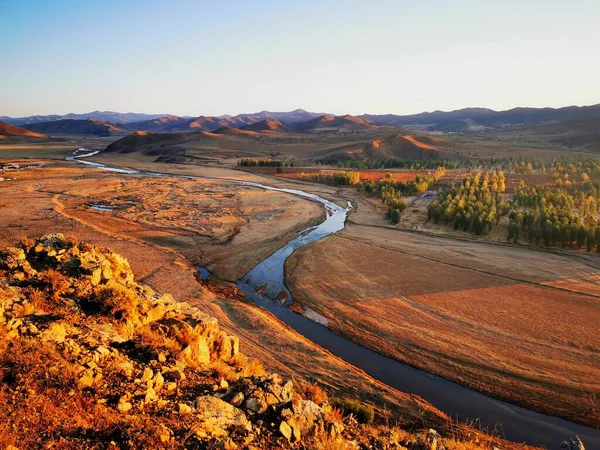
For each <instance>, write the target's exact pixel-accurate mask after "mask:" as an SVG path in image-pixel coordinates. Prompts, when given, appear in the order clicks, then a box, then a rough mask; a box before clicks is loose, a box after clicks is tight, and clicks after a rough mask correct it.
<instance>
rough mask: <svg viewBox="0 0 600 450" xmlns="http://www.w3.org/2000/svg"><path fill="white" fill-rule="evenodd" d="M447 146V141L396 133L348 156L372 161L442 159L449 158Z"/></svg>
mask: <svg viewBox="0 0 600 450" xmlns="http://www.w3.org/2000/svg"><path fill="white" fill-rule="evenodd" d="M447 145H448V142H447V141H445V140H443V139H440V138H438V137H432V136H419V135H408V134H402V133H397V134H392V135H390V136H388V137H386V138H385V139H380V140H376V141H373V142H371V143H369V144H367V145H365V146H364V147H363V149H362V151H361V152H354V153H353V154H352V155H349V156H352V157H355V158H356V157H362V158H373V159H386V158H403V159H444V158H448V157H450V156H451V155H450V154H449V153H448V149H447Z"/></svg>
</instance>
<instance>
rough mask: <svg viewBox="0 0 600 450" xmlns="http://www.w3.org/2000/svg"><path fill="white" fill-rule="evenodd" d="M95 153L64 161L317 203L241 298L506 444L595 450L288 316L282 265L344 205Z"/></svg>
mask: <svg viewBox="0 0 600 450" xmlns="http://www.w3.org/2000/svg"><path fill="white" fill-rule="evenodd" d="M96 153H98V152H90V153H87V154H82V155H79V156H70V157H68V158H67V160H69V161H77V162H79V163H82V164H86V165H88V166H91V167H95V168H100V169H104V170H107V171H111V172H117V173H123V174H129V175H133V174H139V175H147V176H155V177H166V176H168V177H178V178H190V179H208V180H219V181H223V182H228V183H235V184H241V185H244V186H251V187H256V188H260V189H265V190H272V191H278V192H286V193H289V194H292V195H296V196H300V197H304V198H307V199H309V200H312V201H316V202H319V203H321V204H322V205H323V206H324V207H325V220H324V221H323V222H322V223H320V224H319V225H316V226H313V227H310V228H308V229H306V230H304V231H303V232H302V233H300V235H299V236H298V237H296V238H295V239H293V240H292V241H290V242H288V243H287V244H286V245H285V246H284V247H282V248H281V249H279V250H278V251H276V252H275V253H273V254H272V255H271V256H269V257H267V258H266V259H265V260H263V261H262V262H260V263H259V264H258V265H256V266H255V267H254V268H253V269H252V270H251V271H250V272H248V273H247V274H246V275H245V276H244V277H243V278H242V279H241V280H240V281H238V283H237V286H238V288H239V289H240V290H241V291H242V292H243V293H244V295H245V296H246V297H247V298H249V299H250V300H252V301H253V302H254V303H256V304H257V305H259V306H260V307H262V308H264V309H266V310H268V311H269V312H271V313H272V314H273V315H274V316H275V317H277V318H278V319H279V320H281V321H282V322H284V323H285V324H287V325H289V326H290V327H292V328H293V329H294V330H296V331H297V332H298V333H300V334H301V335H303V336H304V337H306V338H307V339H309V340H311V341H312V342H314V343H315V344H317V345H319V346H321V347H323V348H325V349H327V350H329V351H330V352H331V353H332V354H334V355H336V356H337V357H339V358H341V359H343V360H344V361H346V362H348V363H350V364H352V365H354V366H356V367H358V368H359V369H361V370H363V371H364V372H366V373H368V374H369V375H370V376H372V377H373V378H375V379H377V380H379V381H381V382H383V383H385V384H387V385H388V386H391V387H393V388H395V389H398V390H400V391H402V392H406V393H410V394H416V395H418V396H420V397H422V398H423V399H425V400H427V401H428V402H430V403H431V404H433V405H434V406H435V407H436V408H438V409H440V410H441V411H444V412H445V413H447V414H448V415H450V416H451V417H453V418H458V420H460V421H463V422H470V421H473V420H477V422H478V423H479V424H480V426H481V428H482V429H485V430H489V431H492V430H497V431H498V433H497V434H499V435H500V436H503V437H505V438H506V439H509V440H511V441H515V442H524V443H527V444H529V445H536V446H544V447H546V448H549V449H558V448H559V444H560V442H561V441H562V440H565V439H569V438H571V437H572V436H573V435H578V436H579V437H580V438H581V440H582V441H583V443H584V445H585V446H586V448H587V449H600V430H597V429H594V428H590V427H585V426H581V425H577V424H574V423H572V422H569V421H566V420H563V419H559V418H556V417H552V416H548V415H545V414H540V413H537V412H534V411H531V410H528V409H525V408H521V407H519V406H515V405H512V404H510V403H506V402H503V401H500V400H496V399H494V398H491V397H488V396H486V395H484V394H481V393H479V392H477V391H474V390H471V389H468V388H466V387H464V386H461V385H459V384H456V383H453V382H451V381H448V380H445V379H443V378H440V377H437V376H435V375H432V374H430V373H427V372H423V371H421V370H419V369H416V368H414V367H411V366H408V365H406V364H403V363H401V362H399V361H397V360H395V359H392V358H388V357H386V356H383V355H381V354H379V353H377V352H375V351H373V350H369V349H367V348H365V347H362V346H360V345H358V344H355V343H354V342H352V341H350V340H348V339H345V338H343V337H341V336H339V335H337V334H335V333H333V332H332V331H331V330H329V329H328V328H326V327H324V326H323V325H320V324H318V323H316V322H314V321H312V320H310V319H308V318H306V317H303V316H301V315H299V314H296V313H294V312H293V311H292V310H290V309H289V308H288V307H287V306H289V305H290V304H291V303H292V301H293V299H292V296H291V294H290V292H289V290H288V289H287V287H286V286H285V277H284V264H285V261H286V259H287V258H288V257H289V256H290V255H291V254H292V253H293V252H294V250H296V249H298V248H300V247H302V246H304V245H307V244H310V243H311V242H315V241H317V240H319V239H322V238H324V237H326V236H329V235H330V234H333V233H336V232H337V231H340V230H342V229H343V228H344V226H345V221H346V216H347V215H348V212H349V211H350V209H351V206H350V204H348V206H347V207H346V208H343V207H341V206H339V205H337V204H335V203H333V202H331V201H329V200H326V199H324V198H321V197H319V196H318V195H314V194H309V193H307V192H304V191H301V190H297V189H285V188H276V187H272V186H267V185H263V184H260V183H255V182H251V181H241V180H231V179H223V178H214V177H201V176H191V175H178V174H168V173H161V172H152V171H139V170H130V169H120V168H114V167H107V166H105V165H103V164H99V163H94V162H91V161H84V160H81V159H79V158H83V157H87V156H92V155H95V154H96ZM204 270H206V269H204ZM207 274H208V271H207V273H206V274H203V273H201V274H200V275H201V276H202V277H203V275H207Z"/></svg>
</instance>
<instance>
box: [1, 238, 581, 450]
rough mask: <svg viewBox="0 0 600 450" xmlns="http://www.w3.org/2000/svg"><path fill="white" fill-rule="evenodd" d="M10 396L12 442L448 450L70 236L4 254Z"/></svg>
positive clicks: (6, 391)
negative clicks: (250, 344)
mask: <svg viewBox="0 0 600 450" xmlns="http://www.w3.org/2000/svg"><path fill="white" fill-rule="evenodd" d="M304 392H307V391H304ZM0 403H1V404H2V405H3V407H2V408H0V448H7V447H9V446H11V445H12V446H15V448H19V449H21V450H24V449H26V448H50V447H52V448H113V447H114V448H194V449H195V448H224V449H225V448H227V449H235V448H240V449H241V448H245V449H255V450H257V449H267V448H316V449H318V448H322V449H325V448H348V449H353V448H382V449H383V448H386V449H387V448H390V449H391V448H395V449H417V448H418V449H428V450H432V449H434V450H439V449H443V448H445V447H444V439H443V438H442V437H441V436H440V435H438V434H437V433H436V432H435V431H434V430H429V431H424V432H422V433H417V434H411V433H407V432H405V431H402V430H397V429H394V428H392V427H388V426H386V427H379V428H378V427H374V426H372V425H363V424H359V423H358V422H357V421H356V420H354V418H353V416H352V415H351V414H349V415H347V416H343V414H342V413H341V411H339V410H336V409H334V408H332V407H331V406H330V404H329V402H328V401H327V399H326V396H325V395H320V396H314V397H313V398H308V397H307V396H306V394H305V395H304V396H303V395H301V394H299V391H298V390H297V389H295V386H294V384H293V383H292V381H289V380H284V379H283V378H282V377H280V376H279V375H277V374H272V373H267V372H266V371H265V370H264V369H263V368H262V366H261V365H260V363H259V362H258V361H256V360H250V359H249V358H247V357H246V356H245V355H243V354H242V353H240V348H239V340H238V339H237V338H236V337H235V336H231V335H230V334H229V333H227V332H226V331H224V330H222V329H221V328H220V327H219V324H218V322H217V320H216V319H214V318H212V317H210V316H208V315H206V314H205V313H203V312H201V311H199V310H198V309H197V308H195V307H193V306H192V305H190V304H188V303H182V302H177V301H175V300H174V299H173V298H172V297H171V296H170V295H168V294H159V293H157V292H155V291H154V290H152V289H151V288H150V287H148V286H145V285H142V284H139V283H137V282H136V281H135V279H134V275H133V272H132V271H131V268H130V266H129V263H128V262H127V260H126V259H125V258H123V257H121V256H119V255H117V254H115V253H113V252H111V251H109V250H108V249H104V248H99V247H94V246H91V245H89V244H86V243H84V242H78V241H77V240H76V239H74V238H66V237H65V236H63V235H62V234H48V235H45V236H42V237H41V238H39V239H38V240H36V241H35V242H33V241H25V242H22V243H21V244H20V245H19V246H17V247H11V248H7V249H3V250H0ZM453 448H458V447H453ZM469 448H476V447H474V446H473V445H471V447H469ZM569 448H571V447H569ZM573 448H574V447H573ZM581 448H583V447H581Z"/></svg>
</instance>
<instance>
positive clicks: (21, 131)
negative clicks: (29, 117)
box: [0, 122, 48, 140]
mask: <svg viewBox="0 0 600 450" xmlns="http://www.w3.org/2000/svg"><path fill="white" fill-rule="evenodd" d="M7 137H20V138H32V139H48V136H46V135H45V134H42V133H35V132H33V131H31V130H27V129H25V128H21V127H15V126H13V125H9V124H7V123H4V122H0V140H1V139H6V138H7Z"/></svg>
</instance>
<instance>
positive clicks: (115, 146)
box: [104, 131, 218, 154]
mask: <svg viewBox="0 0 600 450" xmlns="http://www.w3.org/2000/svg"><path fill="white" fill-rule="evenodd" d="M208 136H212V137H215V136H218V135H215V134H212V133H207V132H205V131H196V132H193V133H147V132H145V131H136V132H135V133H132V134H130V135H128V136H125V137H123V138H121V139H119V140H118V141H115V142H113V143H112V144H110V145H109V146H108V147H106V149H105V150H104V151H105V152H106V153H134V152H140V153H144V154H155V153H156V150H157V149H161V148H165V147H169V146H174V145H178V144H183V143H186V142H191V141H196V140H200V139H203V138H205V137H208Z"/></svg>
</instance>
